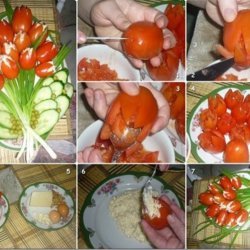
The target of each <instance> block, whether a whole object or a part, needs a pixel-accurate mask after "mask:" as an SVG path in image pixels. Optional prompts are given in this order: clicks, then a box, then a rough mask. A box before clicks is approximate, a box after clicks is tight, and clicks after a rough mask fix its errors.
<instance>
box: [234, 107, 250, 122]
mask: <svg viewBox="0 0 250 250" xmlns="http://www.w3.org/2000/svg"><path fill="white" fill-rule="evenodd" d="M249 111H250V110H249V106H248V104H247V103H238V104H237V105H236V106H235V107H234V108H233V109H232V117H233V118H234V119H235V120H236V122H237V123H244V122H245V121H247V118H248V114H249Z"/></svg>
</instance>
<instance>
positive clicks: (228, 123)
mask: <svg viewBox="0 0 250 250" xmlns="http://www.w3.org/2000/svg"><path fill="white" fill-rule="evenodd" d="M249 114H250V102H249V95H247V96H245V97H244V95H243V94H242V92H241V91H240V90H232V89H229V90H228V91H227V93H226V95H225V97H224V98H223V97H222V96H221V95H220V94H216V95H215V96H209V97H208V107H207V108H205V109H203V110H201V112H200V114H199V118H198V120H199V125H200V127H201V129H202V133H201V134H200V135H199V136H198V140H199V146H200V147H201V148H202V149H203V150H204V151H206V152H208V153H211V154H217V153H222V152H223V160H224V162H229V163H240V162H242V163H244V162H249V150H248V144H249V142H250V123H249V122H250V116H249ZM226 138H229V141H228V142H226Z"/></svg>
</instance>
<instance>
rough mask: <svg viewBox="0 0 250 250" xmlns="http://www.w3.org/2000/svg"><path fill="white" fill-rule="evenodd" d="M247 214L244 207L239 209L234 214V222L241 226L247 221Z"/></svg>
mask: <svg viewBox="0 0 250 250" xmlns="http://www.w3.org/2000/svg"><path fill="white" fill-rule="evenodd" d="M248 216H249V213H248V212H247V210H246V209H241V210H240V211H239V212H238V213H237V214H236V219H235V221H236V224H237V225H238V226H243V225H244V224H245V223H246V222H247V221H248Z"/></svg>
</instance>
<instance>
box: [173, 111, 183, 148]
mask: <svg viewBox="0 0 250 250" xmlns="http://www.w3.org/2000/svg"><path fill="white" fill-rule="evenodd" d="M175 130H176V132H177V134H178V136H179V137H180V139H181V141H182V142H183V143H184V144H185V134H186V129H185V109H183V111H182V112H181V113H180V114H179V115H178V116H177V118H176V120H175Z"/></svg>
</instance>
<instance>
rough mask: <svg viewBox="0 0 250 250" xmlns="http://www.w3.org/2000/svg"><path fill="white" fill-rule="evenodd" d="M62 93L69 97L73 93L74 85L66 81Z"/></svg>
mask: <svg viewBox="0 0 250 250" xmlns="http://www.w3.org/2000/svg"><path fill="white" fill-rule="evenodd" d="M64 93H65V94H66V95H67V96H68V97H69V98H70V99H71V97H72V96H73V94H74V86H73V85H72V84H71V83H66V84H65V86H64Z"/></svg>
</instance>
